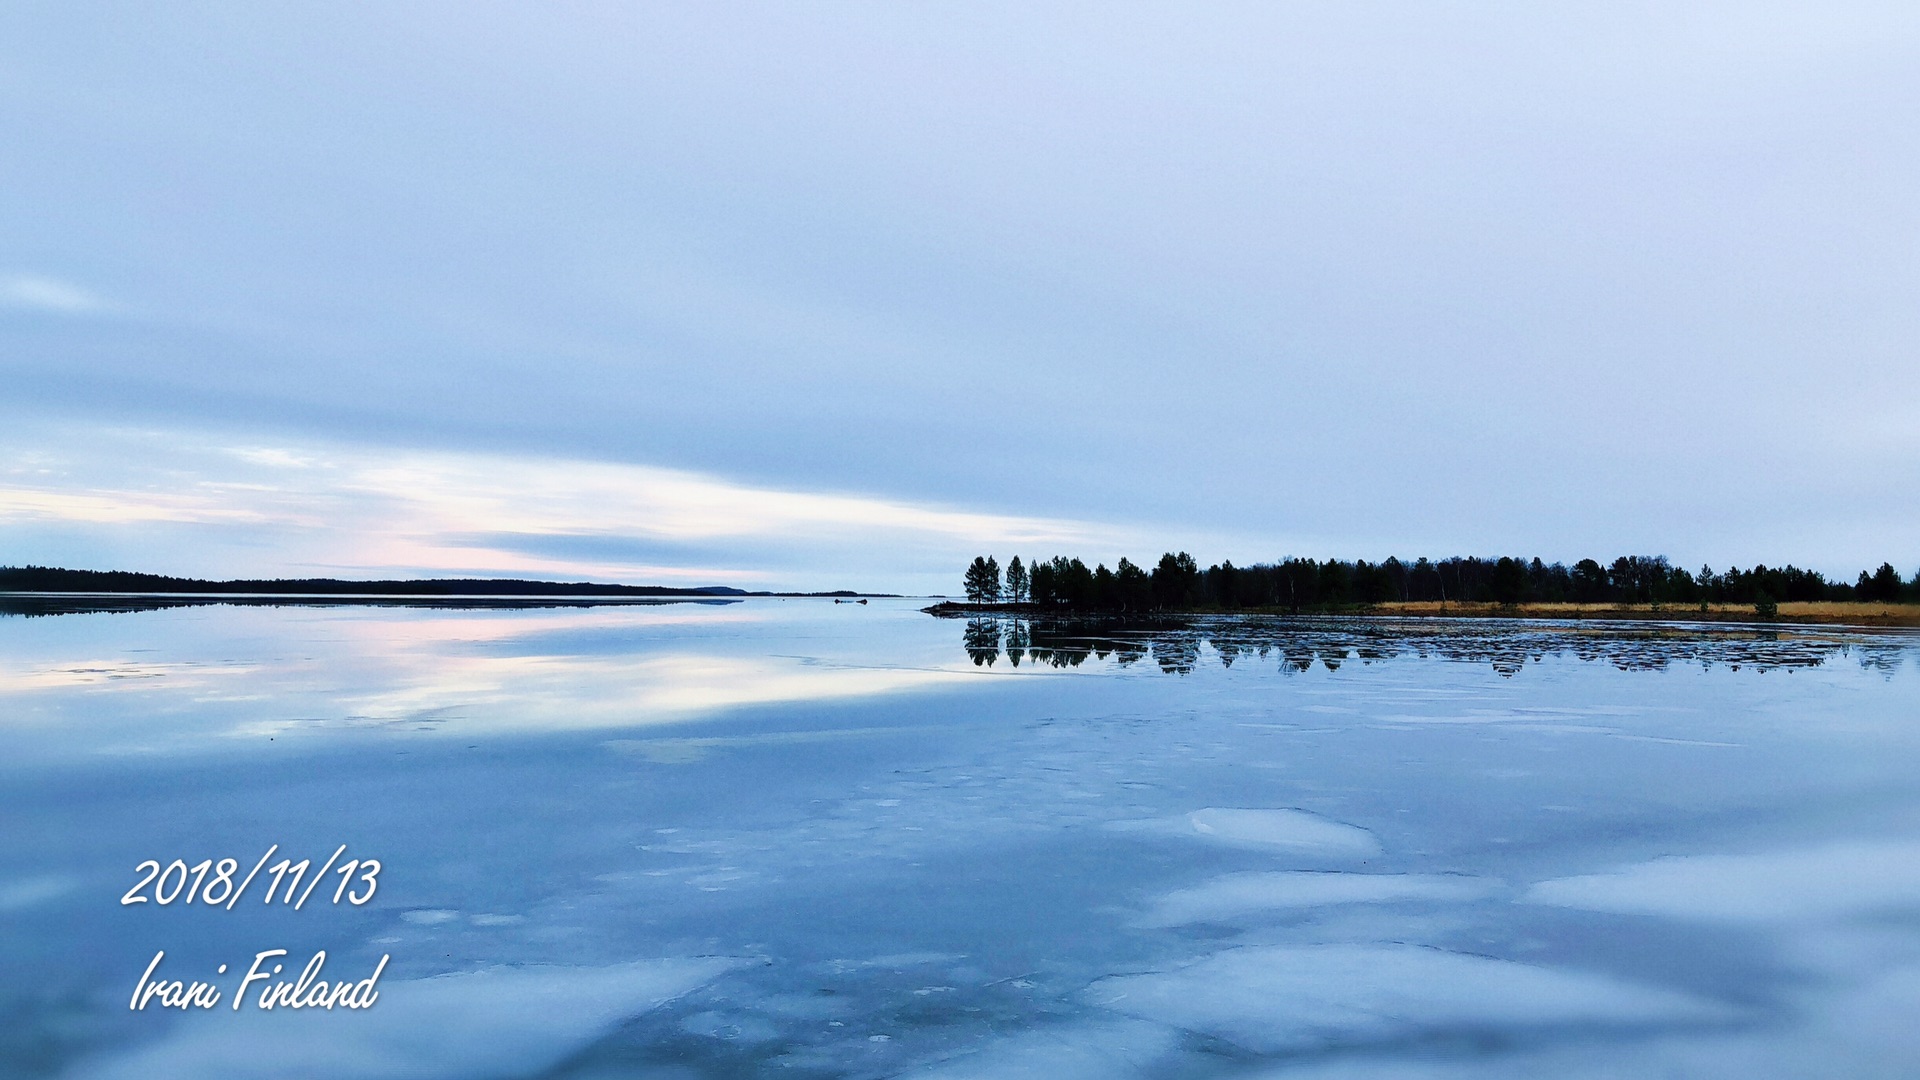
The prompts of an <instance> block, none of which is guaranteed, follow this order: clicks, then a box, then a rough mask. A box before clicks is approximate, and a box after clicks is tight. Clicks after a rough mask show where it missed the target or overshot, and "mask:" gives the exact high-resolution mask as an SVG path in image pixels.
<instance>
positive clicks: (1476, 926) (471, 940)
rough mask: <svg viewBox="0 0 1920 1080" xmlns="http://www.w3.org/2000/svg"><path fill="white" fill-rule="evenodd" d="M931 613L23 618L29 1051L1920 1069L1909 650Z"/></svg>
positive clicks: (12, 1011) (18, 962)
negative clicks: (291, 876)
mask: <svg viewBox="0 0 1920 1080" xmlns="http://www.w3.org/2000/svg"><path fill="white" fill-rule="evenodd" d="M916 608H917V605H916V604H914V603H911V602H906V601H875V602H873V603H871V604H868V605H856V604H833V603H830V602H826V601H800V600H794V601H780V600H751V601H744V602H732V603H687V604H658V605H635V606H619V607H594V608H579V609H566V608H558V609H556V608H531V609H524V610H435V609H410V608H370V607H232V606H205V607H178V608H171V609H165V610H151V611H133V612H98V613H80V614H60V615H56V616H51V617H36V618H22V617H8V618H0V822H4V826H5V827H4V829H0V1075H5V1076H23V1077H24V1076H35V1077H38V1076H76V1077H101V1078H118V1077H141V1078H167V1077H201V1076H216V1075H218V1076H238V1077H246V1076H259V1077H288V1078H292V1077H308V1076H325V1077H339V1078H347V1080H354V1078H401V1077H407V1078H416V1077H449V1078H454V1077H460V1078H465V1077H476V1078H477V1077H521V1076H537V1077H554V1078H582V1080H584V1078H596V1080H597V1078H610V1077H624V1076H646V1077H686V1078H693V1077H748V1076H770V1075H778V1076H794V1077H888V1076H916V1077H917V1076H927V1077H1002V1076H1034V1077H1045V1078H1055V1080H1073V1078H1079V1077H1086V1078H1119V1077H1129V1076H1149V1077H1259V1078H1265V1077H1275V1078H1279V1077H1314V1078H1330V1077H1394V1078H1402V1077H1419V1078H1461V1080H1466V1078H1470V1077H1473V1078H1477V1077H1514V1078H1519V1077H1538V1076H1556V1077H1589V1076H1592V1077H1600V1076H1607V1077H1613V1076H1630V1077H1648V1076H1675V1077H1730V1078H1731V1077H1740V1078H1747V1077H1753V1076H1768V1077H1802V1076H1804V1077H1843V1076H1844V1077H1911V1076H1915V1075H1920V1025H1916V1024H1915V1022H1914V1018H1915V1017H1920V669H1917V667H1916V664H1917V662H1916V659H1915V657H1916V655H1917V654H1920V650H1916V645H1920V641H1916V639H1915V638H1914V637H1913V636H1910V635H1899V634H1887V633H1850V632H1846V631H1839V630H1831V629H1825V628H1801V629H1774V630H1762V629H1756V628H1745V629H1743V628H1738V627H1727V626H1721V627H1717V628H1691V629H1690V628H1685V627H1678V626H1674V627H1664V628H1658V629H1648V628H1645V627H1641V628H1625V627H1618V626H1616V627H1611V628H1610V627H1605V626H1599V627H1595V626H1591V625H1588V626H1576V625H1565V626H1542V625H1539V624H1533V625H1529V626H1524V627H1503V626H1501V625H1499V624H1491V623H1486V622H1462V623H1436V622H1420V623H1407V624H1400V625H1383V624H1368V623H1360V622H1344V623H1343V622H1340V621H1318V622H1291V623H1289V622H1285V621H1265V622H1263V621H1258V620H1240V621H1235V620H1217V621H1204V620H1203V621H1198V622H1191V623H1168V624H1164V625H1159V626H1150V627H1133V628H1123V629H1117V628H1114V627H1111V626H1104V627H1103V626H1097V625H1078V626H1073V625H1058V624H1042V625H1028V624H1026V623H1015V622H1009V621H1002V622H999V623H987V622H974V623H968V622H965V621H959V620H942V619H935V618H932V617H929V616H927V615H925V614H922V613H920V612H919V611H918V610H916ZM1016 660H1018V661H1020V662H1019V663H1015V661H1016ZM342 845H344V846H345V850H344V852H343V853H341V854H339V855H338V856H337V858H336V861H335V863H334V865H335V866H339V865H342V863H341V862H340V860H356V859H357V860H368V859H377V860H378V861H379V864H380V868H379V870H378V872H377V875H376V877H375V881H376V882H377V889H374V888H372V887H368V889H367V891H369V892H371V893H372V895H371V898H370V899H368V900H367V902H366V903H364V904H362V905H357V906H356V905H354V904H353V903H351V901H350V897H351V895H352V892H351V890H352V889H354V888H360V887H361V886H359V885H358V884H356V882H355V881H354V880H350V878H351V877H352V875H348V876H342V875H341V874H340V873H338V872H334V873H331V874H330V875H328V876H327V877H326V878H325V883H324V884H320V885H318V891H316V892H313V893H311V894H310V898H309V900H308V901H307V902H305V903H303V904H302V905H301V906H300V907H299V908H298V909H297V910H296V909H295V908H294V907H293V906H291V905H289V904H287V903H284V902H281V901H280V898H279V897H275V898H274V902H272V903H269V902H267V900H266V898H265V890H266V888H267V886H268V884H269V882H270V881H271V878H270V877H269V875H270V874H271V870H270V869H263V870H262V871H261V872H260V876H259V878H258V879H256V880H254V881H253V882H252V885H251V891H250V892H247V891H242V892H241V893H240V895H239V899H238V901H236V902H235V903H234V905H233V906H232V907H231V909H228V908H227V907H226V906H224V905H222V904H208V903H205V902H204V901H202V902H199V903H195V904H187V903H184V902H181V900H180V899H179V898H178V896H176V898H175V899H174V901H173V902H171V903H168V904H164V905H163V904H161V903H158V902H157V900H158V897H159V896H160V895H161V894H160V893H159V892H157V891H156V890H161V889H167V888H175V887H176V886H174V885H172V884H170V882H169V880H167V879H162V880H160V881H158V882H155V883H149V884H148V886H147V890H146V893H145V895H148V896H150V897H152V898H153V899H151V900H150V901H149V902H146V903H142V904H123V903H122V902H121V901H122V898H123V895H124V894H127V893H128V891H129V890H130V889H132V888H134V887H135V886H136V885H137V884H138V883H139V881H140V876H141V875H140V874H139V873H137V872H136V867H137V865H138V864H140V863H141V862H142V861H143V860H148V859H152V860H155V862H156V864H158V865H159V866H160V867H162V868H164V867H165V866H166V865H167V864H170V863H171V862H172V860H174V859H176V858H177V859H180V860H181V861H182V862H183V863H184V864H197V863H199V862H200V861H201V860H208V861H210V862H214V863H217V862H218V860H220V859H222V858H233V859H234V860H236V862H237V864H238V873H237V874H235V875H234V877H235V879H237V878H239V877H241V876H245V874H246V872H247V870H248V869H249V868H252V867H253V866H254V865H255V863H256V860H259V861H261V862H262V863H263V864H265V863H266V860H265V859H263V858H262V857H263V855H265V854H266V853H267V852H268V851H269V849H273V850H274V851H275V852H276V854H274V855H273V859H274V860H279V859H281V858H283V857H284V858H287V859H288V860H289V861H291V862H297V861H299V860H302V859H309V860H311V863H312V866H313V868H315V870H314V872H315V873H318V868H319V867H320V866H321V865H322V864H325V863H327V862H328V856H329V855H330V854H334V853H335V852H336V849H339V848H341V846H342ZM356 869H357V868H356ZM288 872H289V873H290V872H291V870H290V869H289V871H288ZM180 878H181V880H185V873H184V871H183V872H182V874H181V875H180ZM336 882H339V883H341V884H343V885H345V886H346V888H345V889H343V890H342V892H341V894H340V895H341V898H340V899H338V900H336V899H335V886H336ZM271 949H286V950H287V955H286V957H285V960H286V962H287V964H288V966H289V967H290V968H292V969H293V970H292V971H290V972H288V973H287V975H286V976H285V977H287V978H291V977H292V976H293V975H294V974H297V972H298V970H299V969H300V968H301V967H302V966H303V965H305V964H306V963H307V962H308V958H310V957H311V956H312V955H313V954H314V953H315V952H316V951H318V950H326V952H327V958H326V961H325V974H324V976H323V977H324V978H327V979H348V978H351V979H355V980H358V979H363V978H367V977H368V976H369V975H370V974H371V973H372V972H374V971H375V970H376V967H377V966H378V965H379V963H380V961H381V958H382V957H387V958H389V959H388V961H387V963H386V966H385V967H384V968H381V969H379V970H380V971H381V974H380V975H379V978H378V981H377V984H376V985H377V989H378V992H379V998H378V1001H377V1002H376V1003H375V1004H373V1006H372V1007H370V1008H367V1009H364V1010H351V1009H346V1008H338V1009H335V1010H332V1011H324V1010H321V1009H318V1008H307V1009H302V1010H298V1011H295V1010H290V1009H287V1008H279V1009H275V1010H272V1011H266V1010H262V1009H259V1008H258V1007H257V1006H256V1004H255V1002H254V1001H253V1000H252V999H251V998H249V999H245V1000H244V1007H243V1008H242V1009H241V1010H239V1011H235V1010H233V1009H232V1008H231V1007H230V1005H231V1003H232V1000H233V998H234V996H235V994H234V991H235V989H236V987H237V984H238V983H239V981H240V974H241V972H242V971H244V970H245V969H246V968H247V966H248V965H249V964H251V963H253V962H254V959H255V956H256V954H257V953H260V952H262V951H264V950H271ZM160 951H164V952H165V957H164V959H163V961H162V962H161V964H160V965H159V967H158V968H157V969H156V976H155V978H159V979H168V978H171V979H179V980H183V981H193V980H204V981H207V982H208V983H209V984H210V985H213V986H216V987H217V988H219V989H220V990H221V991H222V992H223V994H224V996H223V998H222V999H221V1001H220V1002H219V1004H218V1005H217V1006H216V1007H215V1008H212V1009H200V1008H192V1009H187V1010H182V1009H176V1008H167V1007H165V1006H164V1005H163V1004H161V1003H160V1002H159V1001H156V1000H150V1001H149V1003H148V1006H147V1007H146V1008H145V1009H143V1010H134V1009H131V1008H130V1007H129V1005H130V1002H131V1000H132V998H133V996H135V995H136V994H137V987H138V986H140V985H141V983H142V978H143V972H145V971H146V969H147V968H148V966H149V963H150V962H151V961H153V959H154V956H155V954H156V952H160ZM223 964H224V965H228V967H227V972H226V973H225V974H218V973H217V972H218V970H219V967H220V965H223ZM266 985H268V984H266V983H261V984H255V985H254V987H253V989H254V996H255V997H257V995H258V992H259V989H260V987H262V986H266Z"/></svg>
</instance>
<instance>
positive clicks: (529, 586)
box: [0, 566, 885, 597]
mask: <svg viewBox="0 0 1920 1080" xmlns="http://www.w3.org/2000/svg"><path fill="white" fill-rule="evenodd" d="M0 592H44V593H191V594H196V595H198V594H203V593H204V594H212V595H218V594H229V593H254V594H259V595H266V596H449V597H453V596H508V597H511V596H615V597H640V596H862V595H867V596H872V595H885V594H874V593H865V594H863V593H857V592H854V591H852V590H850V589H837V590H835V591H833V592H815V593H775V592H748V591H746V590H744V589H736V588H733V587H732V586H730V585H704V586H699V587H697V588H688V589H682V588H672V587H669V586H664V585H608V584H602V583H598V582H591V581H527V580H523V579H520V578H411V579H407V580H391V579H389V580H383V581H343V580H341V579H339V578H273V579H243V580H235V581H203V580H201V579H199V578H183V577H170V576H168V575H165V574H141V573H135V572H132V571H127V570H66V569H62V568H60V567H56V566H0Z"/></svg>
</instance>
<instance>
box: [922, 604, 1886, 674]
mask: <svg viewBox="0 0 1920 1080" xmlns="http://www.w3.org/2000/svg"><path fill="white" fill-rule="evenodd" d="M949 617H950V616H949ZM961 639H962V645H963V647H964V648H965V649H966V653H967V657H968V659H970V660H971V661H972V662H973V664H974V665H975V666H976V667H991V666H992V665H993V664H994V663H995V662H997V661H998V660H999V659H1000V657H1001V656H1002V655H1005V656H1006V658H1007V659H1008V660H1009V661H1010V662H1011V663H1012V664H1013V665H1014V666H1015V667H1018V666H1019V665H1020V664H1021V662H1022V661H1031V662H1033V663H1035V664H1044V665H1049V666H1052V667H1056V668H1077V667H1080V666H1081V665H1082V664H1085V663H1086V662H1087V661H1089V660H1099V661H1111V662H1112V663H1113V664H1114V665H1115V666H1117V667H1122V668H1124V667H1128V666H1130V665H1132V664H1134V663H1136V662H1138V661H1140V660H1142V659H1145V658H1146V657H1148V656H1151V657H1152V658H1153V661H1154V664H1155V665H1157V666H1158V667H1159V668H1160V670H1162V671H1164V672H1166V673H1168V674H1170V675H1186V674H1190V673H1191V672H1193V670H1194V669H1195V668H1196V667H1197V666H1198V665H1199V664H1200V662H1201V650H1202V648H1203V647H1204V648H1205V649H1207V650H1208V651H1210V652H1211V653H1212V654H1213V656H1215V657H1216V658H1218V660H1219V662H1220V666H1221V667H1222V668H1223V669H1231V668H1233V667H1234V665H1235V664H1241V665H1243V666H1244V665H1246V664H1248V663H1259V664H1268V665H1272V666H1273V667H1274V668H1276V669H1277V670H1278V671H1280V672H1282V673H1284V674H1293V673H1296V672H1303V671H1307V670H1309V669H1310V668H1312V667H1313V666H1314V665H1315V664H1316V663H1317V664H1319V665H1320V666H1321V667H1323V668H1325V669H1326V670H1328V671H1337V670H1339V668H1340V666H1341V665H1342V664H1344V663H1347V662H1349V661H1358V662H1360V663H1362V664H1372V663H1378V662H1384V661H1388V660H1393V659H1396V658H1418V659H1430V658H1432V659H1441V660H1451V661H1459V662H1465V663H1475V664H1487V665H1489V666H1491V667H1492V668H1493V670H1495V671H1496V672H1499V673H1500V674H1501V675H1504V676H1512V675H1515V674H1518V673H1519V672H1520V671H1521V670H1522V669H1523V668H1524V667H1526V665H1527V664H1529V663H1535V664H1537V663H1539V662H1540V661H1541V660H1543V659H1545V658H1547V657H1550V656H1551V657H1572V658H1574V659H1578V660H1584V661H1600V662H1603V663H1607V664H1610V665H1612V666H1613V667H1615V668H1618V669H1619V670H1621V671H1664V670H1666V669H1668V668H1669V667H1671V666H1673V665H1675V664H1699V665H1700V666H1701V667H1702V668H1713V667H1716V666H1724V667H1727V668H1731V669H1732V670H1735V671H1739V670H1742V669H1747V670H1753V671H1773V670H1778V669H1795V668H1813V667H1819V666H1820V665H1822V664H1824V663H1827V662H1828V661H1830V660H1834V659H1836V658H1840V657H1847V658H1851V659H1854V660H1856V661H1858V663H1859V664H1860V666H1861V667H1862V668H1865V669H1867V670H1870V671H1876V672H1879V673H1881V674H1885V675H1891V674H1892V673H1893V672H1894V671H1895V670H1897V669H1898V668H1899V667H1900V665H1901V660H1902V658H1903V657H1904V656H1906V655H1907V654H1908V653H1909V652H1910V651H1911V650H1912V646H1913V644H1914V641H1915V638H1914V637H1913V636H1911V635H1903V634H1888V633H1884V632H1875V633H1862V632H1858V631H1848V630H1839V629H1828V628H1817V629H1784V628H1782V629H1772V628H1756V627H1733V628H1729V627H1725V626H1723V625H1715V624H1700V625H1687V624H1667V623H1663V624H1638V625H1634V624H1626V625H1622V624H1610V625H1595V624H1592V623H1585V624H1575V623H1538V622H1526V623H1522V622H1513V621H1504V620H1501V621H1494V620H1485V619H1475V620H1432V619H1421V620H1384V619H1332V618H1330V619H1300V618H1284V617H1275V616H1189V617H1162V618H1131V619H1127V618H1112V617H1105V618H1008V617H994V618H971V619H967V620H966V626H965V628H964V629H963V630H962V634H961Z"/></svg>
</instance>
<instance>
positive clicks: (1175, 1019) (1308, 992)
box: [1084, 945, 1734, 1053]
mask: <svg viewBox="0 0 1920 1080" xmlns="http://www.w3.org/2000/svg"><path fill="white" fill-rule="evenodd" d="M1084 997H1085V1000H1086V1001H1087V1002H1088V1003H1089V1004H1092V1005H1099V1006H1102V1007H1105V1008H1108V1009H1112V1010H1115V1011H1117V1012H1122V1013H1126V1014H1128V1015H1130V1016H1136V1017H1140V1018H1141V1019H1146V1020H1153V1021H1156V1022H1159V1023H1163V1024H1170V1025H1172V1026H1174V1027H1179V1028H1185V1029H1187V1030H1190V1031H1197V1032H1203V1033H1205V1034H1208V1035H1213V1036H1216V1037H1218V1038H1221V1039H1225V1040H1226V1041H1228V1042H1231V1043H1234V1044H1236V1045H1238V1046H1241V1047H1244V1048H1245V1049H1248V1050H1252V1051H1255V1052H1257V1053H1277V1052H1280V1051H1283V1050H1300V1049H1308V1048H1313V1047H1323V1046H1330V1045H1355V1044H1362V1043H1369V1042H1382V1041H1390V1040H1396V1039H1404V1038H1408V1037H1412V1036H1416V1035H1420V1034H1423V1033H1429V1032H1438V1031H1445V1030H1458V1029H1488V1030H1492V1029H1508V1028H1513V1027H1519V1026H1566V1025H1594V1024H1601V1025H1644V1024H1671V1023H1680V1022H1689V1021H1692V1022H1699V1021H1714V1020H1725V1019H1728V1018H1730V1017H1731V1016H1733V1015H1734V1014H1733V1013H1732V1012H1731V1011H1730V1010H1729V1009H1727V1008H1726V1007H1724V1006H1721V1005H1718V1004H1715V1003H1713V1002H1710V1001H1707V1000H1704V999H1701V998H1698V997H1694V996H1692V995H1689V994H1683V993H1678V992H1675V991H1671V990H1664V989H1661V988H1659V987H1654V986H1647V985H1643V984H1637V983H1631V982H1627V981H1625V980H1621V979H1615V978H1612V977H1609V976H1605V975H1596V974H1590V973H1586V972H1578V971H1566V970H1559V969H1553V968H1543V967H1535V966H1532V965H1529V964H1520V963H1515V962H1513V961H1510V960H1496V959H1493V958H1490V957H1485V956H1471V955H1467V954H1465V953H1455V952H1446V951H1443V950H1440V949H1431V948H1423V947H1420V946H1413V945H1314V946H1261V947H1249V948H1241V949H1230V950H1228V951H1226V952H1223V953H1219V954H1216V955H1214V956H1212V957H1209V958H1207V959H1205V960H1202V961H1200V962H1198V963H1196V964H1193V965H1190V966H1188V967H1185V968H1181V969H1179V970H1177V971H1170V972H1159V973H1153V974H1146V975H1121V976H1113V977H1109V978H1105V979H1101V980H1100V981H1098V982H1096V983H1094V984H1093V985H1092V986H1091V987H1089V988H1088V989H1087V990H1086V991H1085V992H1084Z"/></svg>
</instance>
